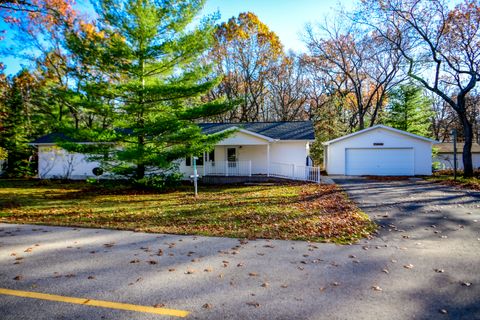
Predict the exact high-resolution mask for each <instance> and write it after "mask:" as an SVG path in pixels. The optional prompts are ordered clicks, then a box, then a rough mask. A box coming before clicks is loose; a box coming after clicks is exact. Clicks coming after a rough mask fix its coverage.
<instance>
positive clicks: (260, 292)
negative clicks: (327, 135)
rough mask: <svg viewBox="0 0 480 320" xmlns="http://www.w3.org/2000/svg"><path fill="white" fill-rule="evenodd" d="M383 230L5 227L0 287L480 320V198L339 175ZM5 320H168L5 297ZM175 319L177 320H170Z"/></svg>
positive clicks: (294, 315) (288, 311) (231, 309)
mask: <svg viewBox="0 0 480 320" xmlns="http://www.w3.org/2000/svg"><path fill="white" fill-rule="evenodd" d="M336 182H338V183H340V184H341V185H342V186H343V187H344V188H345V189H346V190H347V192H348V193H349V195H350V196H351V197H352V198H353V199H354V200H355V201H357V202H358V203H359V205H360V207H361V208H362V209H363V210H364V211H365V212H367V213H368V214H369V215H371V216H372V217H373V218H374V219H375V220H376V221H377V222H378V223H379V224H380V225H381V229H380V231H379V234H378V236H377V237H374V238H373V239H370V240H363V241H361V242H359V243H358V244H355V245H351V246H338V245H333V244H317V243H308V242H300V241H268V240H254V241H244V240H238V239H225V238H207V237H194V236H174V235H158V234H145V233H135V232H129V231H112V230H98V229H77V228H61V227H45V226H32V225H13V224H0V289H1V288H4V289H10V290H21V291H28V292H40V293H48V294H54V295H60V296H68V297H78V298H85V299H97V300H104V301H111V302H122V303H128V304H132V305H141V306H154V305H155V306H156V307H158V308H171V309H175V310H184V311H188V312H189V315H188V317H187V318H189V319H413V318H415V319H443V318H444V319H480V303H479V301H480V300H479V297H480V281H479V280H480V276H479V271H480V250H479V249H480V232H479V231H480V222H478V221H480V194H479V193H478V192H477V193H476V192H468V191H465V190H458V189H454V188H450V187H443V186H440V185H438V184H432V183H427V182H423V181H419V182H412V181H397V182H375V181H366V180H341V179H337V180H336ZM0 315H1V318H2V319H165V318H169V316H164V315H156V314H151V313H145V312H135V311H124V310H117V309H107V308H101V307H92V306H84V305H78V304H71V303H68V302H67V303H65V302H57V301H46V300H42V299H36V298H34V299H31V298H22V297H17V296H11V295H5V294H0ZM172 318H174V317H172Z"/></svg>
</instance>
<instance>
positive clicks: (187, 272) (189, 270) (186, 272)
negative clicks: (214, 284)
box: [185, 269, 195, 274]
mask: <svg viewBox="0 0 480 320" xmlns="http://www.w3.org/2000/svg"><path fill="white" fill-rule="evenodd" d="M194 273H195V270H193V269H188V270H187V271H185V274H194Z"/></svg>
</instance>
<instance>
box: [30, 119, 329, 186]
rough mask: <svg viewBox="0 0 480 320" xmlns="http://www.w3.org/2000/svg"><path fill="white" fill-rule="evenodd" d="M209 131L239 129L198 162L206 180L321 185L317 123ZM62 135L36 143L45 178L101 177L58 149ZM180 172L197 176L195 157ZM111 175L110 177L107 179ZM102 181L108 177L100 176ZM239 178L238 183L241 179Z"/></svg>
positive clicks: (209, 129) (211, 127)
mask: <svg viewBox="0 0 480 320" xmlns="http://www.w3.org/2000/svg"><path fill="white" fill-rule="evenodd" d="M199 126H200V127H201V128H202V131H203V133H205V134H213V133H218V132H221V131H225V130H229V129H237V131H236V132H235V133H234V134H233V135H232V136H230V137H229V138H227V139H225V140H223V141H221V142H220V143H218V144H217V145H216V146H215V148H214V150H213V151H212V152H209V153H206V154H204V156H203V158H202V157H200V159H198V160H196V165H197V172H198V174H199V175H200V176H201V177H210V178H213V177H230V178H229V179H223V180H220V181H222V182H227V181H228V180H232V181H234V180H235V178H234V177H248V178H250V179H244V180H245V181H248V180H254V178H261V177H276V178H286V179H294V180H304V181H313V182H320V168H318V167H313V166H312V162H311V160H310V158H309V147H310V143H312V142H313V141H314V131H313V124H312V123H311V122H310V121H298V122H256V123H203V124H199ZM59 138H60V139H61V138H65V137H64V136H62V135H61V134H50V135H46V136H43V137H41V138H39V139H37V140H35V141H34V142H33V143H32V145H34V146H37V147H38V176H39V177H40V178H45V179H48V178H66V177H67V178H69V179H85V178H88V177H95V176H96V175H95V174H94V171H95V168H98V167H99V163H96V162H91V161H87V157H86V156H85V155H83V154H73V153H69V152H67V151H66V150H63V149H61V148H59V147H58V146H57V145H56V141H58V139H59ZM179 170H180V172H181V173H183V176H184V178H185V179H190V177H191V176H192V175H193V159H192V158H191V157H189V158H187V159H179ZM103 176H104V177H107V176H108V173H106V174H104V175H103ZM100 177H102V176H100ZM237 180H238V179H237Z"/></svg>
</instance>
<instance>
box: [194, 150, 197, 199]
mask: <svg viewBox="0 0 480 320" xmlns="http://www.w3.org/2000/svg"><path fill="white" fill-rule="evenodd" d="M197 159H198V157H193V186H194V188H195V198H196V197H198V174H197Z"/></svg>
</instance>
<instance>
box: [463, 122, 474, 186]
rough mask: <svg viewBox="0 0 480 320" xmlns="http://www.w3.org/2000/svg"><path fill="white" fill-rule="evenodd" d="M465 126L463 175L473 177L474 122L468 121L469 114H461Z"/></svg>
mask: <svg viewBox="0 0 480 320" xmlns="http://www.w3.org/2000/svg"><path fill="white" fill-rule="evenodd" d="M460 120H461V121H462V127H463V136H464V137H465V144H464V146H463V176H464V177H465V178H468V177H473V163H472V142H473V130H472V124H471V123H470V122H469V121H468V118H467V115H466V114H462V115H461V116H460Z"/></svg>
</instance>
